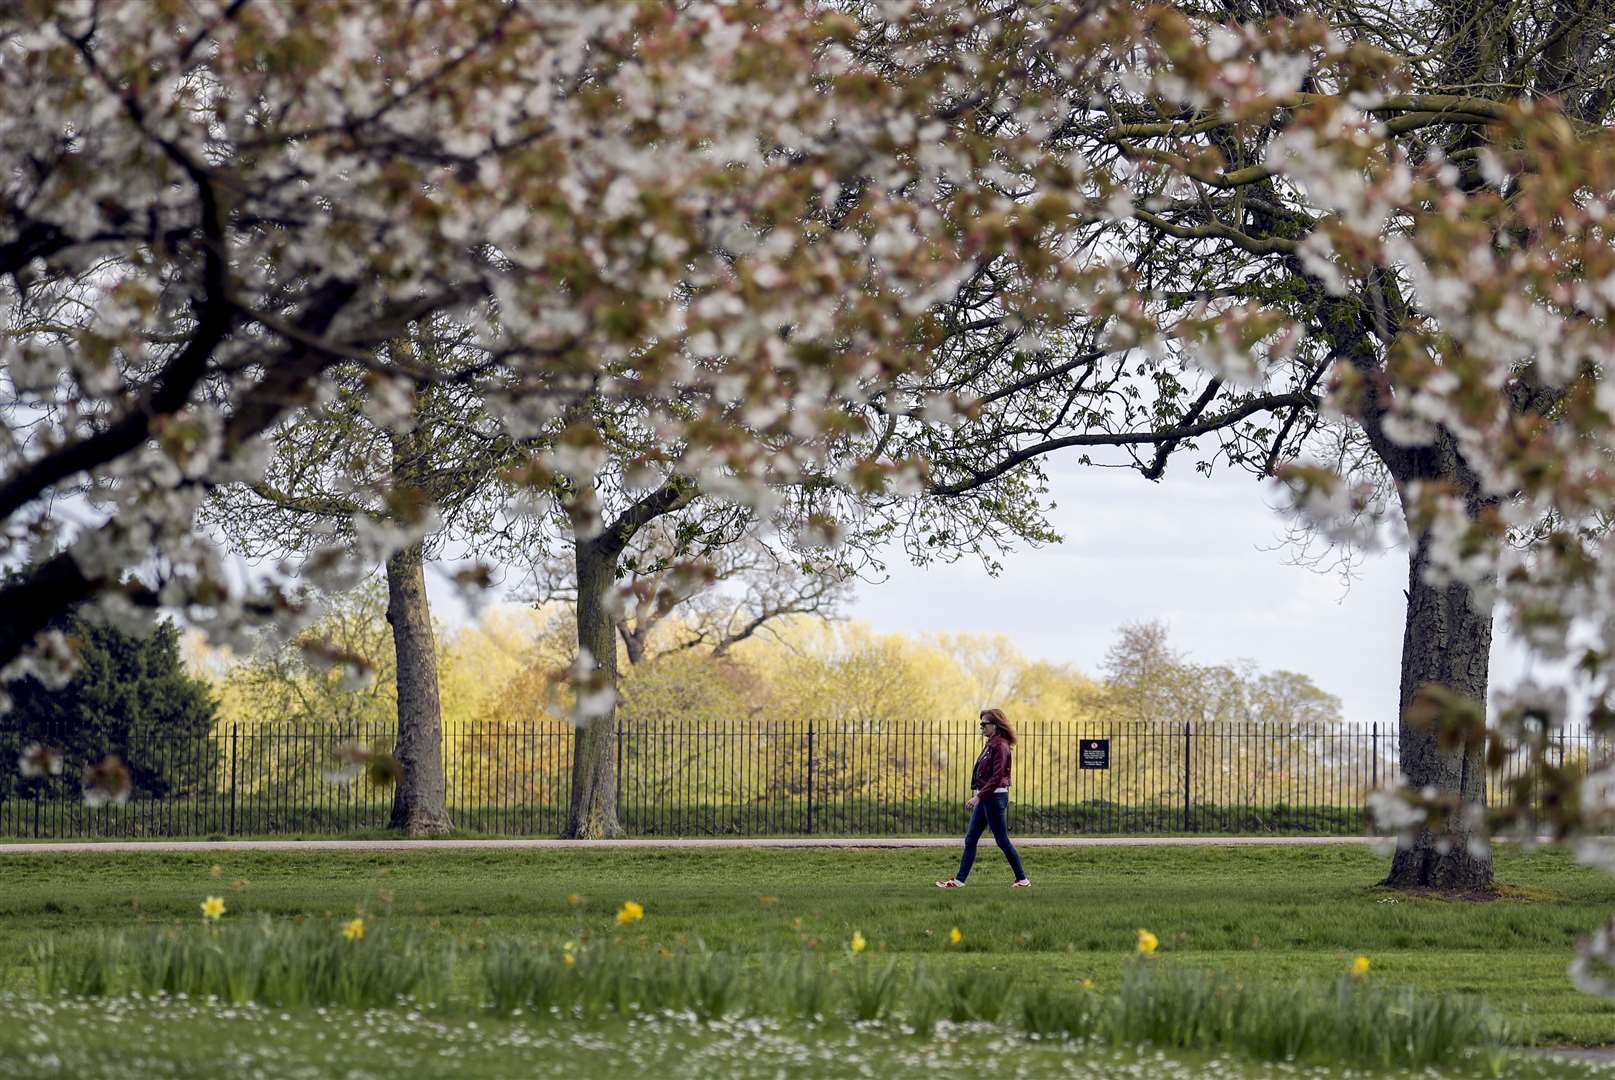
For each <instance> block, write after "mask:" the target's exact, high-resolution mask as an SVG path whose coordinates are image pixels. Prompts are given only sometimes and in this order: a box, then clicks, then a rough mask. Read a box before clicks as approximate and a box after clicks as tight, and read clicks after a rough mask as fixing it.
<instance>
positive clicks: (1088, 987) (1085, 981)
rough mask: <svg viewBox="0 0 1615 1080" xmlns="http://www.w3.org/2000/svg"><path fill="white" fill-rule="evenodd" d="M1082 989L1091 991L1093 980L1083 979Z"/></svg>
mask: <svg viewBox="0 0 1615 1080" xmlns="http://www.w3.org/2000/svg"><path fill="white" fill-rule="evenodd" d="M1082 988H1083V989H1084V990H1092V989H1093V980H1092V979H1083V980H1082Z"/></svg>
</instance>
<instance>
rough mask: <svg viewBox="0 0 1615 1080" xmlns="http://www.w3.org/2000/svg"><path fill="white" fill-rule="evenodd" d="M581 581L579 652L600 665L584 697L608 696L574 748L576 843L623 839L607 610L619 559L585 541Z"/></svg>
mask: <svg viewBox="0 0 1615 1080" xmlns="http://www.w3.org/2000/svg"><path fill="white" fill-rule="evenodd" d="M574 550H575V552H576V560H577V562H576V565H577V575H578V609H577V615H578V650H579V654H580V655H582V654H584V653H587V655H588V656H589V657H591V658H592V659H593V661H594V674H593V676H592V678H591V679H590V680H588V682H589V683H590V685H591V686H592V688H593V689H592V690H591V689H590V687H585V686H580V687H579V688H578V690H579V693H580V694H584V693H591V692H595V693H602V694H603V693H605V692H606V691H607V690H609V695H610V700H609V701H608V702H606V703H605V704H604V705H603V707H601V708H596V709H593V710H591V714H590V715H588V716H580V717H579V720H580V723H579V725H578V729H577V733H576V735H574V736H573V744H572V805H571V809H570V811H569V813H568V814H567V824H566V834H567V836H569V837H571V838H573V839H576V840H600V839H606V838H609V837H614V836H621V835H622V833H623V829H622V825H621V824H620V823H619V822H618V821H617V760H616V739H615V722H616V716H617V705H616V692H617V627H616V623H615V620H614V619H613V618H612V617H611V612H610V611H608V610H607V609H606V595H607V591H608V590H609V589H610V588H611V586H612V583H613V581H614V579H615V571H616V563H617V560H616V557H615V556H614V555H612V554H608V553H607V552H605V551H603V550H602V549H601V545H600V544H599V543H598V542H596V541H585V540H579V541H578V542H577V543H576V545H575V548H574Z"/></svg>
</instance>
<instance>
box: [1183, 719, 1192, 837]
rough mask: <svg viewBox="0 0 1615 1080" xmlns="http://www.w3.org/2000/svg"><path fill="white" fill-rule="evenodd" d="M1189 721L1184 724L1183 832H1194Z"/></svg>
mask: <svg viewBox="0 0 1615 1080" xmlns="http://www.w3.org/2000/svg"><path fill="white" fill-rule="evenodd" d="M1189 760H1190V757H1189V721H1187V720H1185V721H1184V722H1183V831H1184V832H1193V831H1194V830H1193V828H1191V826H1190V824H1189Z"/></svg>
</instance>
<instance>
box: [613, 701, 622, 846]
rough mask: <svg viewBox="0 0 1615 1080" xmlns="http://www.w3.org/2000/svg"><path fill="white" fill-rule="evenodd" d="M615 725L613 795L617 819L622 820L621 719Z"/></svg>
mask: <svg viewBox="0 0 1615 1080" xmlns="http://www.w3.org/2000/svg"><path fill="white" fill-rule="evenodd" d="M616 726H617V793H616V795H615V796H614V798H615V801H616V803H617V820H618V821H619V822H621V821H622V721H621V720H618V721H617V723H616Z"/></svg>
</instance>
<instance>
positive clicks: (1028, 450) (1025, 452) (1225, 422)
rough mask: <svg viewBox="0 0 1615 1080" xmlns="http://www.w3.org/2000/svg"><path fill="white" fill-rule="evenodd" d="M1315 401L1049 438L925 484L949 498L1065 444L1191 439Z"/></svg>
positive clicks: (1263, 402)
mask: <svg viewBox="0 0 1615 1080" xmlns="http://www.w3.org/2000/svg"><path fill="white" fill-rule="evenodd" d="M1317 404H1318V402H1317V399H1316V398H1314V397H1313V396H1312V395H1311V394H1303V393H1300V392H1296V393H1290V394H1274V395H1269V396H1266V397H1259V398H1252V399H1251V400H1250V401H1247V402H1245V403H1244V404H1243V405H1240V406H1239V407H1238V408H1236V409H1231V410H1229V411H1228V412H1226V413H1222V414H1221V415H1219V416H1214V417H1212V418H1211V419H1210V420H1203V421H1201V422H1199V423H1196V424H1187V425H1183V426H1180V427H1171V428H1166V429H1163V430H1161V431H1131V432H1117V433H1104V432H1100V433H1097V434H1085V435H1067V436H1065V437H1063V438H1059V439H1048V440H1046V441H1044V442H1040V443H1037V444H1035V445H1032V446H1027V447H1023V448H1022V449H1020V450H1017V451H1015V452H1014V453H1012V454H1007V455H1005V457H1004V458H1003V460H1001V461H999V462H998V463H997V464H996V465H993V466H992V467H991V468H989V469H986V470H985V471H977V470H974V469H972V470H969V472H970V476H969V477H968V478H966V479H964V480H959V481H956V482H954V483H951V484H933V485H931V486H930V487H929V488H928V490H927V493H928V494H931V495H935V496H938V497H941V498H951V497H954V496H958V495H963V494H965V493H967V492H970V491H974V490H975V489H976V488H979V487H983V486H985V485H987V484H990V483H992V482H993V481H994V480H996V479H998V478H999V477H1000V476H1003V475H1004V474H1005V473H1007V472H1009V471H1011V470H1012V469H1014V468H1016V467H1017V466H1020V465H1024V464H1025V463H1026V462H1028V461H1031V460H1032V459H1033V458H1038V457H1042V456H1043V455H1044V454H1048V453H1051V452H1053V451H1055V450H1064V449H1066V448H1068V447H1073V446H1136V445H1140V444H1154V445H1159V444H1161V443H1165V442H1175V441H1178V440H1182V439H1192V438H1194V437H1195V436H1197V435H1205V434H1207V433H1208V432H1212V431H1217V430H1219V429H1220V428H1225V427H1229V426H1231V425H1233V424H1237V423H1238V422H1239V421H1241V420H1244V419H1245V418H1246V417H1249V416H1253V415H1255V414H1256V413H1259V412H1266V411H1270V410H1275V409H1284V408H1289V407H1291V406H1297V405H1301V406H1311V407H1313V408H1316V407H1317Z"/></svg>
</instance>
